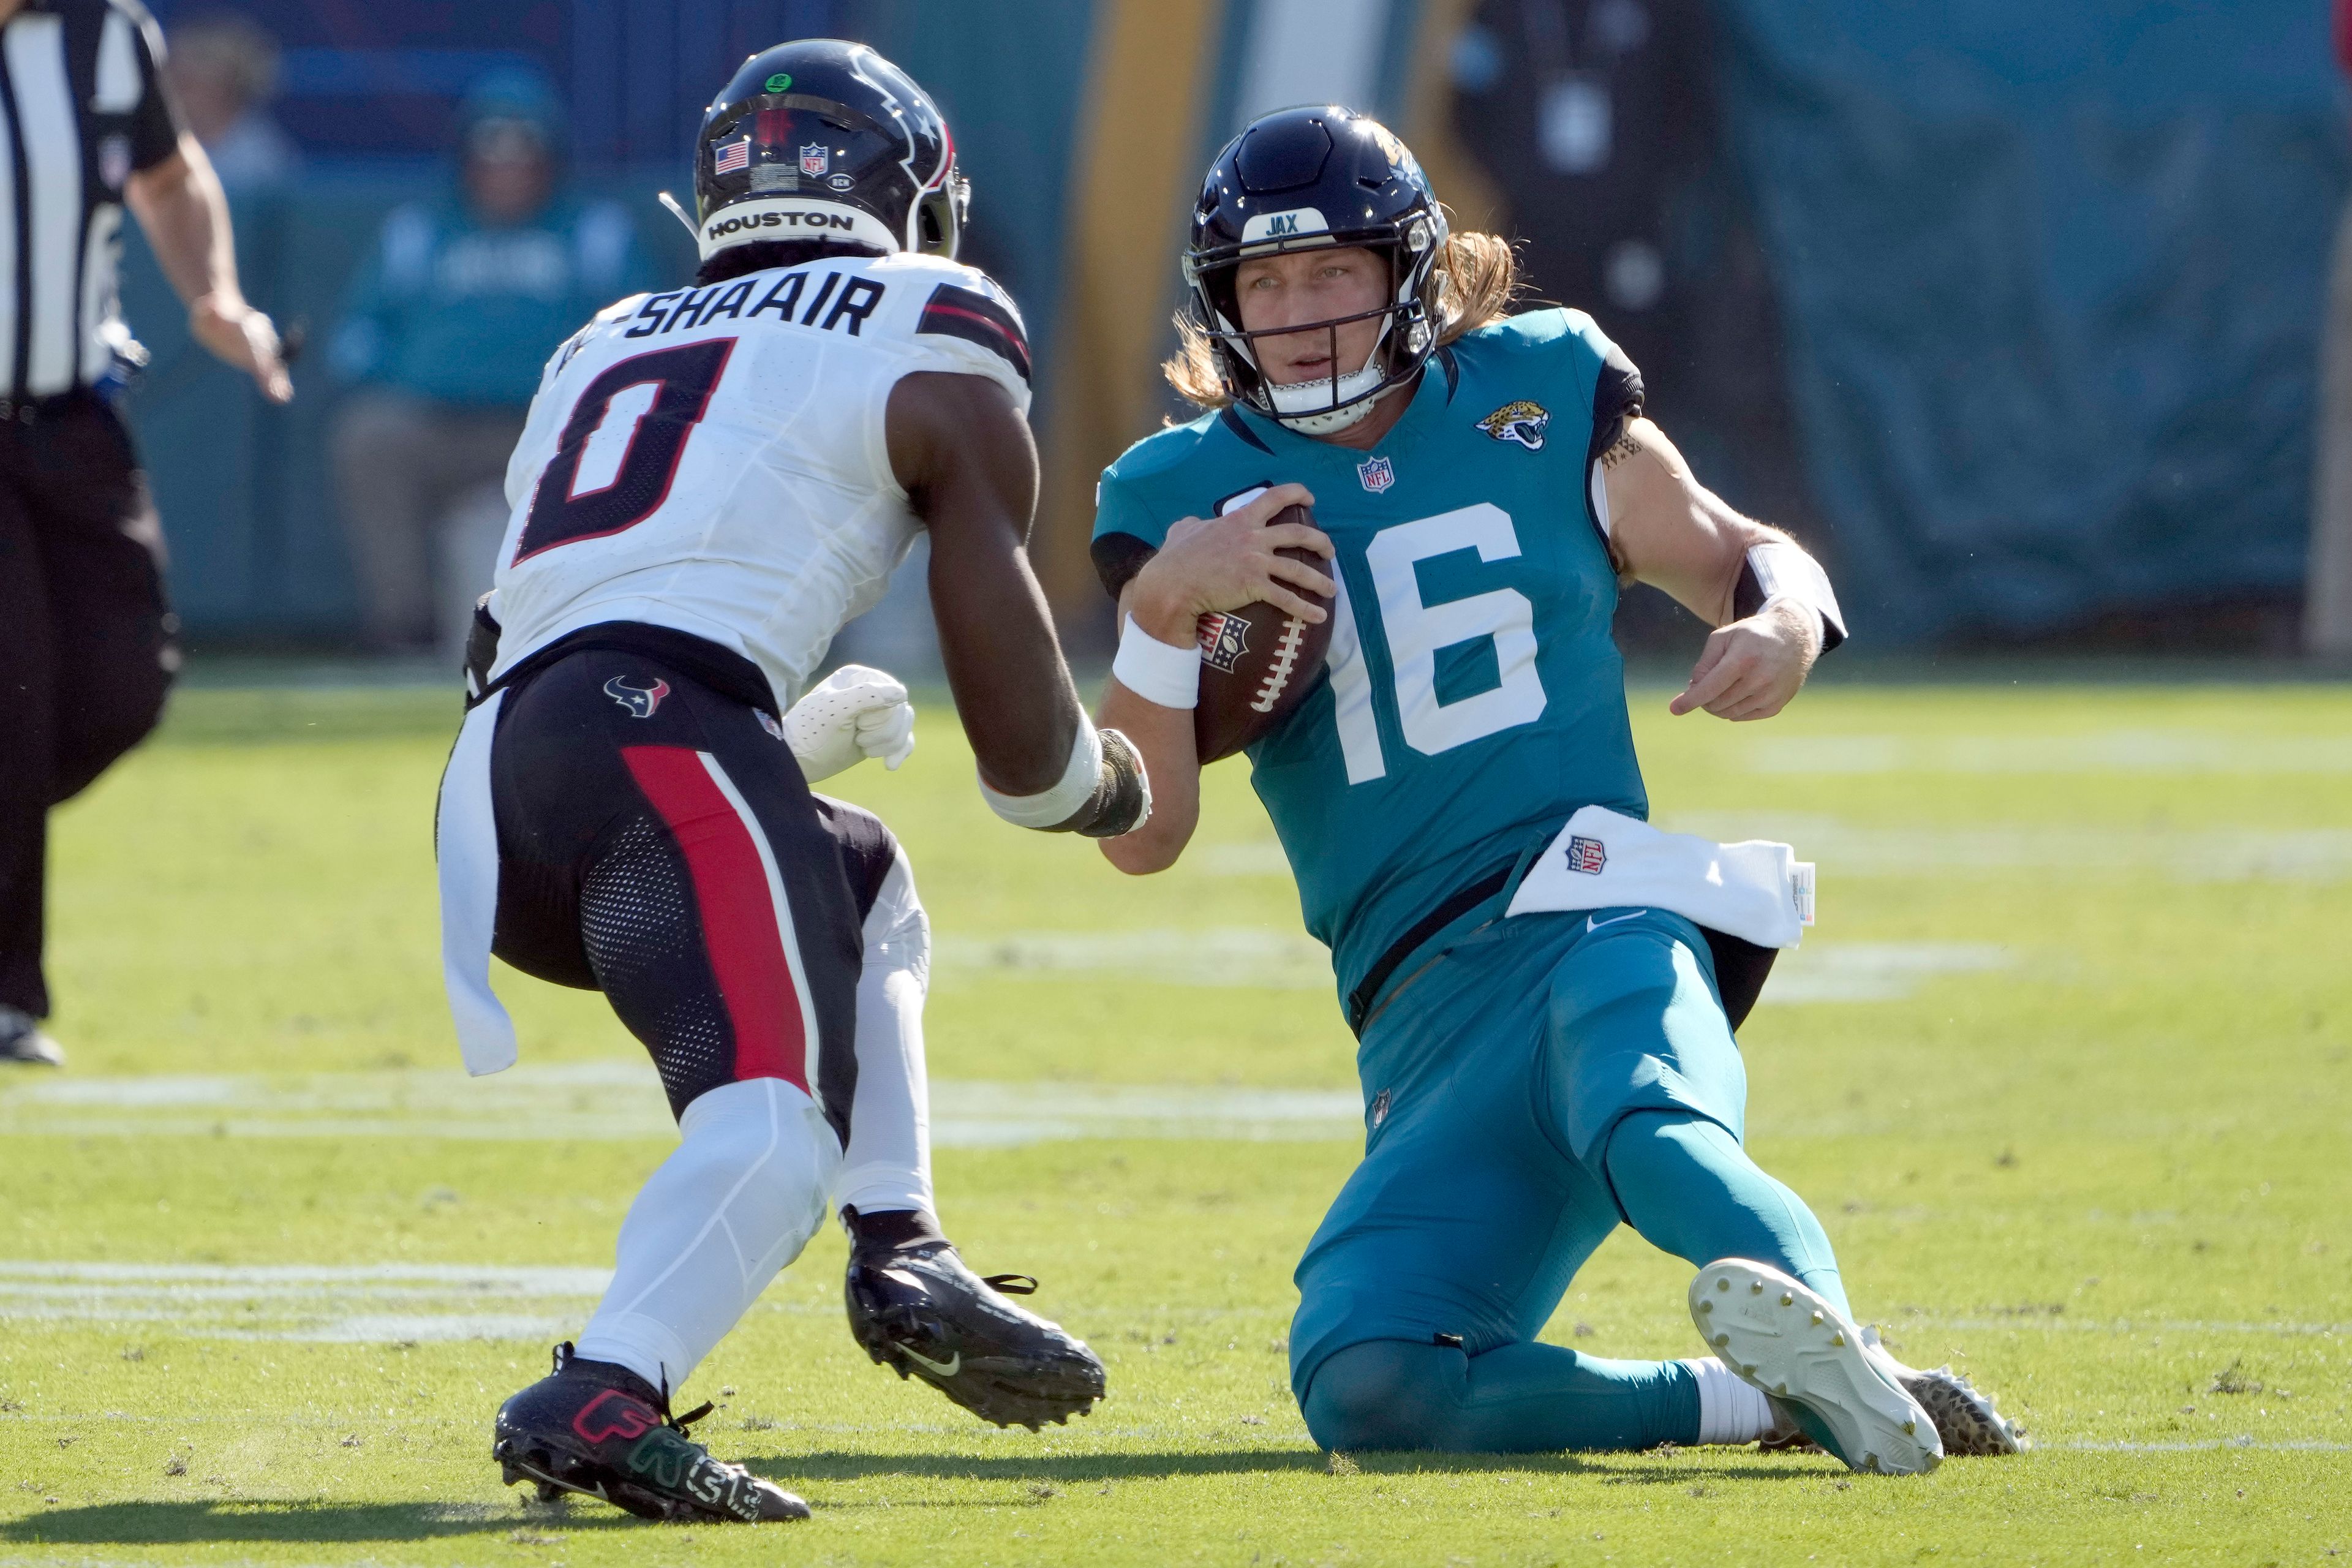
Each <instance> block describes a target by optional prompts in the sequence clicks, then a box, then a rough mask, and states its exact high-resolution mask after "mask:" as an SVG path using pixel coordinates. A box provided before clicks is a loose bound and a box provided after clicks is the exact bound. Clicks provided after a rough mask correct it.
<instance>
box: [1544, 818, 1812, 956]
mask: <svg viewBox="0 0 2352 1568" xmlns="http://www.w3.org/2000/svg"><path fill="white" fill-rule="evenodd" d="M1633 908H1641V909H1653V910H1667V911H1668V912H1670V913H1673V914H1677V915H1681V916H1683V917H1684V918H1685V919H1686V920H1690V921H1696V922H1697V923H1698V924H1700V925H1703V926H1708V927H1711V928H1713V929H1714V930H1716V931H1727V932H1728V933H1730V934H1731V935H1733V936H1736V937H1740V938H1743V939H1745V940H1747V941H1748V942H1755V943H1756V944H1757V945H1759V947H1794V946H1796V945H1797V942H1798V940H1799V939H1800V938H1801V936H1802V935H1803V934H1804V928H1805V927H1807V926H1809V925H1811V924H1812V923H1813V864H1812V862H1811V861H1810V860H1800V859H1798V858H1796V851H1795V850H1793V849H1791V848H1790V847H1789V846H1787V845H1786V844H1774V843H1771V842H1769V841H1768V840H1765V839H1760V838H1759V839H1750V840H1748V841H1747V842H1746V843H1742V844H1717V843H1715V842H1714V841H1713V840H1711V839H1706V838H1700V837H1696V836H1694V835H1692V834H1688V833H1666V832H1662V831H1661V830H1659V829H1658V828H1655V827H1653V826H1650V825H1649V824H1648V823H1646V822H1642V821H1638V820H1636V819H1635V818H1633V817H1630V816H1625V815H1624V814H1623V813H1622V812H1615V811H1611V810H1610V809H1609V808H1608V807H1606V806H1601V805H1588V806H1585V807H1584V808H1583V809H1582V810H1580V811H1579V812H1578V813H1577V814H1576V815H1575V816H1571V817H1570V818H1569V819H1568V826H1566V827H1563V828H1561V829H1560V830H1559V837H1556V838H1554V839H1553V840H1552V841H1551V842H1550V843H1549V844H1548V845H1546V846H1545V847H1544V852H1543V856H1542V858H1540V859H1538V861H1537V862H1536V863H1535V866H1534V868H1532V869H1531V870H1529V871H1528V874H1527V876H1526V878H1525V879H1522V880H1521V881H1520V883H1519V890H1518V891H1517V893H1516V894H1514V895H1512V898H1511V907H1510V908H1509V909H1508V910H1506V911H1505V913H1506V914H1507V915H1525V914H1536V913H1541V912H1548V911H1552V910H1606V909H1633Z"/></svg>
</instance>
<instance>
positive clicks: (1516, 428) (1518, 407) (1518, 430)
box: [1478, 400, 1551, 452]
mask: <svg viewBox="0 0 2352 1568" xmlns="http://www.w3.org/2000/svg"><path fill="white" fill-rule="evenodd" d="M1550 423H1551V410H1550V409H1549V408H1546V407H1545V406H1544V405H1542V404H1540V403H1528V402H1526V401H1524V400H1523V401H1521V402H1517V403H1506V404H1504V405H1503V406H1501V407H1500V408H1497V409H1496V410H1495V412H1493V413H1492V414H1489V415H1487V416H1486V417H1485V418H1484V419H1481V420H1480V421H1478V428H1479V429H1481V430H1484V431H1485V432H1486V434H1487V435H1489V436H1492V437H1494V438H1495V439H1496V440H1497V441H1517V443H1518V444H1519V445H1520V446H1522V447H1526V448H1527V449H1528V451H1530V452H1540V451H1542V450H1543V444H1544V426H1547V425H1549V424H1550Z"/></svg>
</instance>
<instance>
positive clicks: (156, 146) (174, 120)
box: [121, 0, 185, 172]
mask: <svg viewBox="0 0 2352 1568" xmlns="http://www.w3.org/2000/svg"><path fill="white" fill-rule="evenodd" d="M121 5H122V11H123V14H124V15H125V16H129V17H130V18H131V47H132V48H134V49H135V50H137V51H138V55H139V107H138V108H136V109H134V110H131V167H132V168H133V169H137V170H140V171H142V172H144V171H145V170H148V169H152V168H153V167H154V166H155V165H156V164H158V163H162V162H163V160H164V159H166V158H168V157H170V156H171V155H172V154H173V153H176V152H178V151H179V150H180V132H181V131H182V129H183V128H184V125H185V121H183V120H182V119H181V117H180V106H179V104H178V103H177V102H176V101H175V100H173V97H172V89H171V86H170V84H169V83H167V82H165V81H164V79H163V32H162V31H161V30H160V29H159V28H158V27H157V26H155V18H154V17H152V16H149V15H148V14H147V8H146V7H145V6H143V5H139V4H137V3H136V0H121Z"/></svg>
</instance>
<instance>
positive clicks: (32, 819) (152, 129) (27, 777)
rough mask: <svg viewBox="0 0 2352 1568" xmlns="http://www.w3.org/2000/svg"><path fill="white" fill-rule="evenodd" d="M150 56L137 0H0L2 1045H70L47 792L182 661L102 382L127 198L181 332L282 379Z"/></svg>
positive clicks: (148, 516)
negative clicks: (52, 990) (48, 877)
mask: <svg viewBox="0 0 2352 1568" xmlns="http://www.w3.org/2000/svg"><path fill="white" fill-rule="evenodd" d="M162 63H163V39H162V37H161V36H160V35H159V34H158V33H157V32H156V30H155V23H154V20H153V19H152V17H150V16H148V14H147V13H146V11H145V10H144V9H143V8H142V7H141V6H140V5H138V4H137V0H0V1060H10V1061H22V1062H44V1063H47V1064H49V1065H51V1066H56V1065H58V1064H59V1063H61V1062H62V1061H63V1060H64V1054H63V1053H62V1052H61V1051H59V1050H58V1046H57V1042H56V1041H54V1040H52V1039H50V1038H49V1037H48V1036H47V1035H46V1034H44V1033H43V1032H42V1030H41V1028H40V1021H41V1020H42V1019H43V1018H45V1017H47V1016H48V1011H49V994H48V987H47V984H45V982H44V981H43V978H42V974H41V931H42V914H43V889H42V877H43V871H44V867H45V862H46V859H47V839H48V813H49V808H50V807H51V806H54V805H58V803H59V802H61V801H65V800H68V799H70V798H72V797H73V795H75V794H77V793H78V792H79V791H80V790H81V789H82V788H83V787H84V786H85V785H87V784H89V782H90V781H91V780H92V779H95V778H96V777H98V775H99V774H100V773H103V772H104V771H105V770H106V767H107V764H108V763H111V762H113V761H114V759H115V758H117V757H119V756H121V754H122V753H123V752H127V751H129V750H130V749H131V747H132V746H134V745H136V744H138V742H140V741H141V740H142V738H144V737H145V735H146V734H147V732H148V731H150V730H152V729H153V728H154V727H155V721H156V718H157V717H158V716H159V715H160V714H161V713H162V712H163V694H164V692H165V691H166V690H167V689H169V687H170V686H171V683H172V672H173V669H174V668H176V667H177V665H178V662H179V654H178V650H177V648H176V647H174V646H173V640H172V632H173V618H172V614H171V610H170V607H169V605H167V604H166V603H165V602H164V597H163V531H162V529H161V527H160V525H159V524H158V523H157V521H156V518H155V509H154V506H153V503H152V502H151V501H150V500H148V496H147V481H146V477H145V476H144V475H143V474H142V473H141V472H140V469H139V459H138V458H137V456H136V455H135V454H134V453H133V452H132V450H131V437H130V434H129V432H128V431H126V430H125V429H124V428H123V425H122V421H121V417H120V416H118V415H117V414H116V412H115V409H114V405H113V403H112V401H111V392H112V391H113V389H115V388H117V387H119V386H120V384H121V379H122V378H121V371H122V369H123V368H125V367H126V366H127V365H128V363H131V362H132V361H133V360H135V358H136V357H138V356H139V355H140V351H139V349H138V346H137V345H136V344H135V343H133V342H131V335H130V333H129V332H128V331H126V330H125V329H124V327H123V325H122V322H121V320H120V318H119V317H118V316H117V315H116V313H115V262H116V258H117V255H118V253H119V252H120V249H121V229H122V209H123V208H124V207H125V206H126V205H127V206H129V207H130V209H131V212H132V213H133V214H135V215H136V216H138V219H139V225H140V226H141V227H142V229H144V230H145V231H146V234H147V239H148V242H149V244H150V245H152V247H154V251H155V256H156V258H157V259H158V260H159V261H160V262H161V263H162V264H163V272H164V274H165V276H167V277H168V278H170V279H171V280H172V286H173V288H174V289H177V290H178V291H179V294H180V297H181V298H182V299H184V300H186V301H187V302H188V325H189V330H190V331H192V332H193V333H194V337H195V339H196V341H197V342H201V343H203V344H204V345H205V348H207V349H209V350H211V351H212V352H213V353H215V355H217V356H218V357H219V358H220V359H222V360H223V361H225V362H226V363H229V364H231V365H234V366H236V368H238V369H240V370H244V371H248V372H250V373H251V374H252V375H253V378H254V380H255V382H256V383H257V384H259V385H260V387H261V390H262V392H263V394H264V395H267V396H268V398H269V399H270V400H271V401H273V402H277V403H283V402H285V401H286V400H287V399H288V398H289V397H291V396H292V395H293V386H292V384H290V383H289V381H288V380H287V377H286V366H285V364H284V363H283V361H282V359H281V358H280V356H279V353H278V333H277V331H276V330H275V329H274V328H273V327H271V325H270V324H269V318H268V317H267V316H265V315H263V314H262V313H261V312H260V311H258V310H254V309H253V308H252V307H251V306H249V305H247V303H246V302H245V297H244V296H243V295H242V294H241V293H239V292H238V290H237V286H236V259H235V253H234V252H233V250H232V249H231V247H230V241H229V226H228V207H227V205H226V203H225V202H224V201H223V200H222V197H221V189H220V182H219V181H218V180H216V179H215V178H214V177H213V171H212V165H211V164H210V163H207V162H206V161H205V153H204V149H203V148H201V147H200V146H198V145H197V144H196V142H195V139H194V137H192V136H190V135H189V134H188V133H187V132H186V131H185V130H184V129H183V128H182V126H181V123H180V117H179V114H178V111H177V110H175V109H174V108H173V104H172V102H171V100H170V98H169V96H168V95H167V94H166V93H165V90H164V88H163V80H162V79H161V75H160V73H159V71H158V67H159V66H160V65H161V64H162Z"/></svg>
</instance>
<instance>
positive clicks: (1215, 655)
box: [1201, 615, 1250, 675]
mask: <svg viewBox="0 0 2352 1568" xmlns="http://www.w3.org/2000/svg"><path fill="white" fill-rule="evenodd" d="M1249 629H1250V624H1249V622H1248V621H1246V620H1244V619H1243V618H1242V617H1241V616H1234V615H1212V616H1202V617H1201V658H1202V662H1204V663H1205V664H1207V665H1208V667H1209V668H1212V669H1219V670H1223V672H1224V673H1225V674H1227V675H1231V674H1232V673H1233V672H1234V664H1236V663H1237V662H1239V660H1240V658H1241V657H1242V655H1244V654H1245V653H1247V652H1249Z"/></svg>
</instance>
